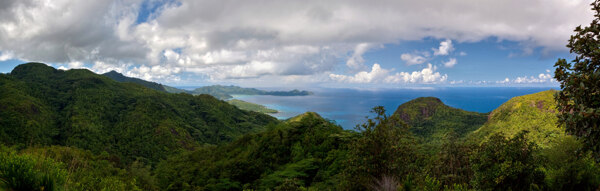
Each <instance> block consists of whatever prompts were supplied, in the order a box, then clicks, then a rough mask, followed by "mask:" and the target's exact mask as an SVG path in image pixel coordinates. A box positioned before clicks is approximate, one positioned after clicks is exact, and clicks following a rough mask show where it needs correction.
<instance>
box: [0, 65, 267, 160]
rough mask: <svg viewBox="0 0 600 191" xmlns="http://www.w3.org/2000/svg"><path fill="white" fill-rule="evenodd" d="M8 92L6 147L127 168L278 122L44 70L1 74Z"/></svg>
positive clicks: (2, 116)
mask: <svg viewBox="0 0 600 191" xmlns="http://www.w3.org/2000/svg"><path fill="white" fill-rule="evenodd" d="M0 89H2V90H3V91H0V108H1V109H0V138H2V139H0V141H1V142H3V143H5V144H8V145H24V146H29V145H50V144H58V145H66V146H75V147H78V148H82V149H86V150H91V151H92V152H93V153H95V154H99V153H101V152H107V153H109V154H110V156H111V161H113V162H115V163H116V164H118V165H120V166H121V167H124V166H126V165H129V164H131V163H132V162H134V161H135V160H139V161H140V162H143V163H145V164H150V165H154V164H155V163H157V162H158V161H159V160H160V159H164V158H166V157H167V156H168V155H171V154H174V153H178V152H180V151H181V150H191V149H194V148H196V147H198V146H200V145H201V144H204V143H208V144H221V143H224V142H229V141H231V140H233V139H234V138H236V137H238V136H240V135H242V134H245V133H249V132H257V131H259V130H261V129H262V128H263V127H264V126H265V125H267V124H269V123H277V120H276V119H275V118H273V117H270V116H268V115H264V114H260V113H256V112H248V111H243V110H239V109H238V108H236V107H235V106H232V105H230V104H227V103H226V102H224V101H220V100H217V99H214V98H213V97H211V96H208V95H199V96H192V95H189V94H170V93H166V92H161V91H156V90H153V89H148V88H145V87H143V86H140V85H137V84H133V83H119V82H116V81H114V80H111V79H109V78H108V77H105V76H102V75H97V74H94V73H92V72H90V71H88V70H83V69H72V70H68V71H62V70H56V69H54V68H52V67H49V66H47V65H45V64H40V63H29V64H22V65H19V66H17V67H16V68H15V69H14V70H13V71H12V72H11V74H9V75H0ZM4 90H6V91H4Z"/></svg>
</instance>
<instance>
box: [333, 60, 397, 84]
mask: <svg viewBox="0 0 600 191" xmlns="http://www.w3.org/2000/svg"><path fill="white" fill-rule="evenodd" d="M388 73H389V71H388V70H386V69H382V68H381V66H379V64H373V67H372V68H371V71H370V72H367V71H361V72H358V73H356V74H355V75H354V76H346V75H338V74H330V75H329V77H330V78H331V79H332V80H334V81H338V82H347V83H374V82H381V81H382V80H383V79H384V78H386V77H387V75H388Z"/></svg>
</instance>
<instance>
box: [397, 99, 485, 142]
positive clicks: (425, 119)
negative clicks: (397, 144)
mask: <svg viewBox="0 0 600 191" xmlns="http://www.w3.org/2000/svg"><path fill="white" fill-rule="evenodd" d="M393 115H395V116H398V117H400V119H402V120H403V121H404V122H406V123H407V124H408V125H409V126H410V127H411V131H412V132H413V133H414V134H415V135H417V136H421V137H425V138H433V137H441V136H443V135H444V134H446V133H448V132H455V133H456V134H458V135H459V136H463V135H465V134H467V133H469V132H471V131H474V130H476V129H477V128H479V127H481V125H483V124H484V123H485V121H486V120H487V114H484V113H477V112H469V111H465V110H462V109H457V108H453V107H450V106H447V105H445V104H444V103H443V102H442V101H441V100H440V99H438V98H435V97H420V98H417V99H413V100H411V101H409V102H406V103H404V104H402V105H400V106H398V109H396V111H395V112H394V114H393Z"/></svg>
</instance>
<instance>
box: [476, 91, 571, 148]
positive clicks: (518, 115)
mask: <svg viewBox="0 0 600 191" xmlns="http://www.w3.org/2000/svg"><path fill="white" fill-rule="evenodd" d="M555 93H556V90H548V91H543V92H538V93H534V94H529V95H524V96H519V97H514V98H512V99H510V100H508V101H507V102H506V103H504V104H502V105H500V107H498V108H497V109H495V110H494V111H492V112H491V113H490V116H489V120H488V121H487V122H486V123H485V124H484V125H483V126H482V127H481V128H479V129H477V130H476V131H475V132H473V134H472V135H471V136H472V137H474V138H478V139H483V140H485V139H487V138H488V137H489V136H491V135H492V134H496V133H503V134H504V135H506V136H508V137H512V136H514V135H516V134H517V133H519V132H520V131H522V130H526V131H528V132H529V133H528V134H527V137H528V139H529V140H531V141H533V142H535V143H537V144H538V145H540V146H542V147H546V146H548V145H549V143H551V142H557V141H558V140H560V139H561V138H564V137H565V136H566V133H565V131H564V129H562V128H558V127H557V120H558V118H557V117H556V103H555V101H554V94H555Z"/></svg>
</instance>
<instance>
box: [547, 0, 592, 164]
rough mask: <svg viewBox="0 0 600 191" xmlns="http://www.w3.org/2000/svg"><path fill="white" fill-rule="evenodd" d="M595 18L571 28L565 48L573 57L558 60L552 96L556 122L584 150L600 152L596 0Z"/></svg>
mask: <svg viewBox="0 0 600 191" xmlns="http://www.w3.org/2000/svg"><path fill="white" fill-rule="evenodd" d="M592 10H594V12H596V14H595V18H594V20H593V21H592V23H590V25H589V26H586V27H583V28H582V27H581V26H578V27H577V28H575V33H576V34H575V35H572V36H571V39H569V44H567V47H568V48H570V49H571V53H572V54H576V57H575V59H574V60H572V61H571V62H570V63H568V62H567V61H566V60H565V59H559V60H558V61H557V62H556V64H555V65H554V66H555V67H556V71H555V73H554V76H555V78H556V80H557V81H558V82H560V87H561V89H562V91H560V92H558V94H557V95H556V101H557V105H558V106H557V109H558V111H559V115H558V117H559V122H560V124H561V125H564V126H565V127H566V130H567V132H568V133H570V134H573V135H575V136H577V137H580V138H582V139H583V140H584V143H585V145H586V148H587V149H590V150H592V151H594V152H595V153H596V154H597V155H598V154H599V153H600V142H599V141H600V126H599V125H600V1H594V2H593V3H592Z"/></svg>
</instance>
